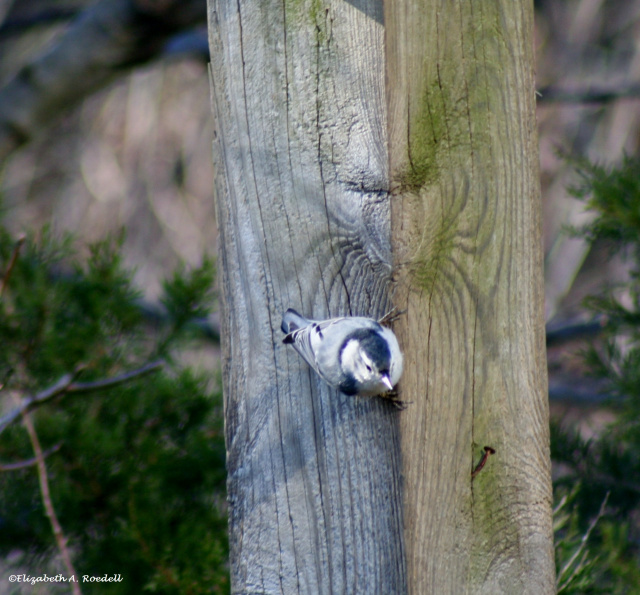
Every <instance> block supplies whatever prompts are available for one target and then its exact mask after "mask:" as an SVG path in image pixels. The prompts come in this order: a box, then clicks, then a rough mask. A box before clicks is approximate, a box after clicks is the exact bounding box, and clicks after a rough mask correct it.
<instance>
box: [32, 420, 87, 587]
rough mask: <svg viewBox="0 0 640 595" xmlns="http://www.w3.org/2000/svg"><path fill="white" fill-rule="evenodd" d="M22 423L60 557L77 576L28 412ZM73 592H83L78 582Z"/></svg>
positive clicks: (42, 454)
mask: <svg viewBox="0 0 640 595" xmlns="http://www.w3.org/2000/svg"><path fill="white" fill-rule="evenodd" d="M22 421H23V422H24V427H25V428H26V429H27V433H28V434H29V440H31V446H32V447H33V452H34V454H35V455H36V456H35V458H36V465H37V467H38V481H39V482H40V494H41V495H42V504H43V505H44V510H45V512H46V514H47V517H48V518H49V522H50V523H51V529H52V530H53V535H54V537H55V539H56V544H57V545H58V550H60V555H61V556H62V561H63V562H64V565H65V567H66V570H67V574H68V576H76V571H75V568H74V567H73V563H72V562H71V555H70V553H69V548H68V547H67V538H66V537H65V535H64V533H63V532H62V526H61V525H60V522H59V521H58V517H57V515H56V511H55V509H54V508H53V502H52V500H51V492H50V490H49V480H48V478H47V466H46V465H45V462H44V458H45V457H44V453H43V452H42V447H41V446H40V440H38V434H37V433H36V429H35V427H34V425H33V420H32V419H31V415H30V414H29V412H27V411H23V412H22ZM71 590H72V592H73V595H81V593H82V591H81V590H80V585H79V584H78V583H76V582H72V583H71Z"/></svg>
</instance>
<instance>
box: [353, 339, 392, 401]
mask: <svg viewBox="0 0 640 595" xmlns="http://www.w3.org/2000/svg"><path fill="white" fill-rule="evenodd" d="M342 367H343V369H344V371H345V372H346V373H348V374H351V375H353V377H354V378H355V379H356V380H357V381H358V385H359V390H358V392H359V394H361V395H379V394H382V393H386V392H388V391H389V390H391V388H392V385H391V381H390V380H389V378H390V377H391V378H392V377H393V376H391V375H392V373H393V371H392V370H378V368H377V367H376V365H375V364H374V362H373V361H372V360H371V359H370V358H369V357H368V356H367V354H366V353H365V352H364V350H362V349H361V348H360V344H359V343H358V341H355V340H353V341H349V342H348V343H347V344H346V345H345V348H344V350H343V352H342Z"/></svg>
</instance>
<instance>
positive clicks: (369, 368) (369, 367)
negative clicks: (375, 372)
mask: <svg viewBox="0 0 640 595" xmlns="http://www.w3.org/2000/svg"><path fill="white" fill-rule="evenodd" d="M365 365H366V364H365ZM367 370H369V372H371V371H372V370H371V366H367Z"/></svg>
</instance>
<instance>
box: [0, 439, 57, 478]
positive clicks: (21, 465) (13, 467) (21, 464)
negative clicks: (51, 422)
mask: <svg viewBox="0 0 640 595" xmlns="http://www.w3.org/2000/svg"><path fill="white" fill-rule="evenodd" d="M61 447H62V443H61V442H59V443H58V444H56V445H54V446H52V447H51V448H48V449H47V450H45V451H44V452H43V453H42V456H43V457H44V458H45V459H46V458H47V457H48V456H50V455H52V454H53V453H54V452H58V451H59V450H60V448H61ZM37 464H38V459H37V457H33V458H31V459H26V460H24V461H18V462H17V463H6V464H2V463H0V471H18V470H19V469H26V468H27V467H33V466H34V465H37Z"/></svg>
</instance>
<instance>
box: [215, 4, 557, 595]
mask: <svg viewBox="0 0 640 595" xmlns="http://www.w3.org/2000/svg"><path fill="white" fill-rule="evenodd" d="M532 8H533V7H532V3H531V2H523V1H521V0H518V1H516V2H508V1H507V0H503V1H502V2H500V1H497V0H490V1H486V2H485V1H484V0H483V1H481V2H478V1H477V0H476V1H475V2H474V1H473V0H465V1H458V2H444V1H435V0H431V1H426V0H425V1H423V2H409V1H408V0H402V1H391V0H390V1H389V2H386V3H385V6H384V17H385V18H384V21H385V22H386V32H385V30H384V29H383V14H382V3H381V2H367V1H364V0H358V1H355V0H354V2H352V3H348V2H342V1H338V0H333V1H330V2H322V1H320V0H309V1H308V2H305V1H302V0H301V1H296V2H293V1H291V2H286V1H285V2H280V3H275V2H271V1H264V2H263V1H260V2H259V1H257V0H254V1H249V2H246V3H240V2H239V3H229V2H224V1H222V0H210V1H209V18H210V26H209V30H210V41H211V50H212V57H213V58H212V101H213V111H214V117H215V120H216V138H215V141H214V158H215V164H216V168H217V175H216V195H217V210H218V217H219V220H218V224H219V228H220V242H221V246H220V265H221V266H220V268H221V271H222V288H221V297H222V300H221V301H222V314H223V315H222V321H223V324H222V334H223V354H224V355H223V372H224V383H225V406H226V420H227V426H226V435H227V449H228V470H229V484H228V485H229V501H230V532H231V550H232V551H231V574H232V583H233V590H234V591H235V592H266V593H278V592H280V593H296V592H301V593H343V592H344V593H403V592H406V591H407V590H409V591H410V592H413V593H420V594H422V593H522V592H529V593H546V592H551V591H552V590H553V550H552V536H551V524H550V498H551V492H550V478H549V447H548V426H547V422H548V419H547V418H548V412H547V406H546V367H545V361H544V341H543V337H544V326H543V320H542V295H543V294H542V278H541V246H540V239H541V238H540V232H541V230H540V220H539V219H540V218H539V208H540V206H539V204H538V203H539V196H538V180H537V144H536V134H535V120H534V87H533V78H532V64H533V62H532V60H533V58H532V53H531V52H532V48H531V43H532V40H531V36H532V22H531V19H532ZM385 35H386V44H387V45H386V60H387V62H386V64H385V46H384V41H385ZM385 66H386V77H387V78H386V88H385ZM387 114H388V118H389V122H388V123H387ZM389 172H391V174H389ZM390 189H391V190H392V192H393V199H392V200H390V199H389V190H390ZM390 216H391V217H390ZM390 218H391V220H392V222H393V225H392V226H391V225H390ZM392 297H393V301H394V303H395V304H396V305H398V306H400V307H401V308H402V309H407V314H406V315H405V316H404V317H403V318H401V319H400V321H399V323H398V326H397V329H398V330H399V333H400V337H401V344H402V346H403V348H404V351H405V357H406V360H405V361H406V364H405V375H404V377H403V380H402V382H401V386H402V396H403V398H405V399H406V400H409V401H413V404H412V405H411V406H410V408H409V409H408V410H407V411H406V412H405V413H402V414H399V413H398V412H397V411H396V410H395V409H394V408H393V407H391V406H390V405H388V404H387V403H384V402H382V401H380V400H379V399H353V398H348V397H345V396H343V395H339V394H337V393H335V392H334V391H332V390H329V389H328V388H327V387H326V386H324V385H323V384H322V382H321V381H319V380H318V378H317V377H315V376H314V375H313V373H312V372H311V371H310V370H309V368H308V367H307V366H306V364H304V362H302V360H301V358H299V357H298V356H297V354H295V353H294V352H293V350H287V349H286V348H285V346H284V345H282V344H281V338H282V334H281V332H280V330H279V325H280V318H281V315H282V312H283V311H284V310H285V309H286V308H287V307H294V308H297V309H299V310H300V311H301V312H302V313H304V314H307V315H310V316H313V317H318V318H321V317H325V316H329V315H332V316H333V315H338V314H366V315H370V316H379V315H381V314H382V313H383V312H385V311H386V310H387V309H388V307H389V306H390V303H391V298H392ZM400 433H401V434H402V436H400ZM401 439H402V457H403V459H404V461H403V465H404V467H403V470H404V474H405V475H404V484H403V483H402V476H401V472H400V471H401V456H400V450H401ZM484 446H491V447H493V448H495V449H496V453H495V455H493V456H492V457H490V458H489V460H488V461H487V463H486V465H485V467H484V468H483V469H482V471H480V472H479V473H478V474H477V475H476V477H475V478H474V479H473V480H472V477H471V474H472V470H473V469H474V468H475V466H476V465H477V463H478V462H479V461H480V459H481V456H482V453H483V447H484ZM403 509H404V518H403ZM403 536H404V539H403ZM405 542H406V548H405V545H404V544H405ZM405 549H406V553H405Z"/></svg>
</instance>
